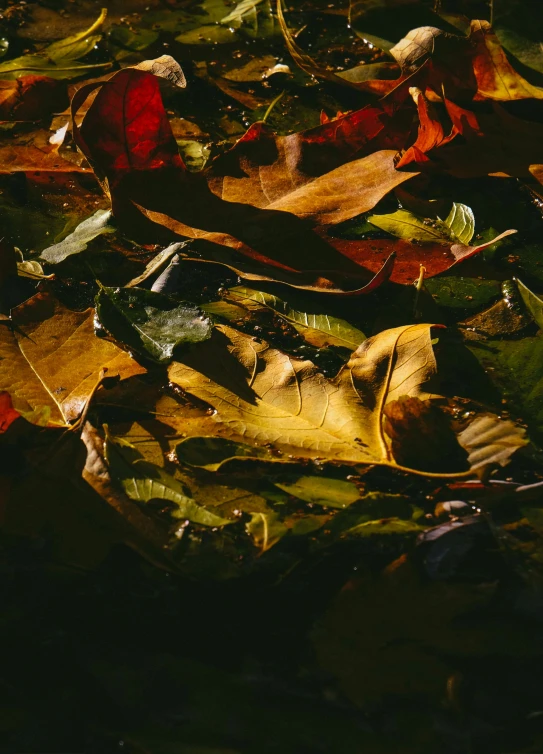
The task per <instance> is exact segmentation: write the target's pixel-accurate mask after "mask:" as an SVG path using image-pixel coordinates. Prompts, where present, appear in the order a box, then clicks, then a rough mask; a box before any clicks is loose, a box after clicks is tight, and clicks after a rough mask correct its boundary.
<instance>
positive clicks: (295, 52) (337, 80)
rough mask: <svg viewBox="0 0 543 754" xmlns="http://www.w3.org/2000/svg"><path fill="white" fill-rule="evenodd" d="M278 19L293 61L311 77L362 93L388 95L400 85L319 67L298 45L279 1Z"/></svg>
mask: <svg viewBox="0 0 543 754" xmlns="http://www.w3.org/2000/svg"><path fill="white" fill-rule="evenodd" d="M276 7H277V18H278V20H279V25H280V28H281V32H282V34H283V37H284V40H285V43H286V46H287V50H288V51H289V53H290V55H291V56H292V59H293V60H294V62H295V63H296V65H297V66H298V67H299V68H301V69H302V71H304V72H305V73H307V74H308V75H309V76H314V77H315V78H319V79H324V80H325V81H329V82H331V83H333V84H336V85H338V86H343V87H354V88H356V89H360V90H361V91H367V92H371V93H374V94H379V95H383V94H388V92H390V91H392V89H394V88H395V86H396V85H397V84H398V83H399V81H400V79H399V80H398V81H388V80H382V79H366V78H364V79H362V80H361V79H360V78H358V77H352V76H349V77H348V76H345V75H341V73H334V72H332V71H330V70H329V69H328V68H326V67H324V66H319V65H317V64H316V63H315V61H314V60H313V58H312V57H311V56H310V55H308V54H307V53H305V52H303V51H302V49H301V48H300V46H299V45H298V44H297V42H296V40H295V38H294V36H293V35H292V33H291V32H290V29H289V28H288V26H287V23H286V20H285V16H284V13H283V0H277V6H276Z"/></svg>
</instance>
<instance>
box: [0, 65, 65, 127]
mask: <svg viewBox="0 0 543 754" xmlns="http://www.w3.org/2000/svg"><path fill="white" fill-rule="evenodd" d="M0 75H1V72H0ZM67 105H68V94H67V91H66V86H65V85H64V84H62V83H61V82H59V81H55V79H52V78H49V77H47V76H33V75H30V76H21V77H19V78H17V79H15V80H6V81H4V80H2V79H0V120H17V121H22V120H33V121H36V120H42V119H43V118H46V117H47V116H49V115H51V114H52V113H54V112H59V111H62V110H64V109H65V108H66V107H67Z"/></svg>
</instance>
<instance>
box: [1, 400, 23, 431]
mask: <svg viewBox="0 0 543 754" xmlns="http://www.w3.org/2000/svg"><path fill="white" fill-rule="evenodd" d="M20 418H21V414H20V413H19V412H18V411H16V410H15V409H14V408H13V403H12V402H11V396H10V394H9V393H6V392H4V391H3V392H0V434H2V433H4V432H6V431H7V429H8V427H9V426H10V425H11V424H13V422H14V421H15V420H16V419H20Z"/></svg>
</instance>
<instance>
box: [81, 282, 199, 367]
mask: <svg viewBox="0 0 543 754" xmlns="http://www.w3.org/2000/svg"><path fill="white" fill-rule="evenodd" d="M96 313H97V315H98V318H99V320H100V323H101V324H102V325H103V326H104V327H105V328H106V330H108V332H110V333H111V334H112V335H113V336H114V337H115V338H116V339H117V340H118V341H120V342H121V343H124V344H126V345H127V346H128V347H130V348H133V349H134V350H135V351H136V352H137V353H139V354H140V355H141V356H144V357H147V358H151V359H153V360H154V361H156V362H158V363H159V364H164V363H167V362H168V361H170V359H171V358H172V356H173V352H174V349H175V348H176V347H177V346H179V345H182V344H186V343H199V342H201V341H203V340H206V339H207V338H209V337H210V336H211V329H212V328H211V322H210V321H209V320H208V319H207V318H206V317H204V316H203V314H202V312H201V311H200V309H198V308H197V307H195V306H192V305H190V304H186V303H184V302H181V301H178V300H176V299H174V298H170V297H169V296H166V295H164V294H162V293H155V292H154V291H147V290H145V289H144V288H107V287H104V286H100V290H99V292H98V295H97V297H96Z"/></svg>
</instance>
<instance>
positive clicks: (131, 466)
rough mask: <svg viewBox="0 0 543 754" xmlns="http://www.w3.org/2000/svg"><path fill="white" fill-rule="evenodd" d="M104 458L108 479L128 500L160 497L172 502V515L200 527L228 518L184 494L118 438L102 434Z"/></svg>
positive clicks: (178, 485) (171, 479)
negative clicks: (118, 487)
mask: <svg viewBox="0 0 543 754" xmlns="http://www.w3.org/2000/svg"><path fill="white" fill-rule="evenodd" d="M104 452H105V458H106V461H107V464H108V467H109V471H110V474H111V476H112V478H113V479H114V480H115V481H117V482H118V483H120V484H121V485H122V487H123V489H124V491H125V492H126V494H127V495H128V497H129V498H131V499H132V500H137V501H138V502H140V503H148V502H149V501H150V500H163V501H165V502H170V503H174V504H175V506H176V508H175V510H174V512H173V513H172V515H173V516H174V517H175V518H179V519H184V520H187V521H191V522H192V523H195V524H201V525H202V526H225V525H226V524H231V523H232V521H231V520H230V519H227V518H222V517H221V516H217V515H216V514H215V513H211V511H208V510H206V509H205V508H203V507H202V506H201V505H198V504H197V503H196V502H195V501H194V500H193V499H192V498H191V497H188V495H187V494H186V493H185V489H184V487H183V485H182V484H181V483H180V482H178V481H177V480H176V479H175V477H173V476H172V475H171V474H168V473H167V472H166V471H164V469H161V468H160V466H155V464H153V463H149V462H148V461H145V460H144V458H143V457H142V455H141V454H140V453H139V451H138V450H137V449H136V448H135V447H134V446H133V445H132V444H131V443H129V442H128V441H127V440H125V439H123V438H121V437H113V436H111V435H110V434H107V435H106V442H105V446H104Z"/></svg>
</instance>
